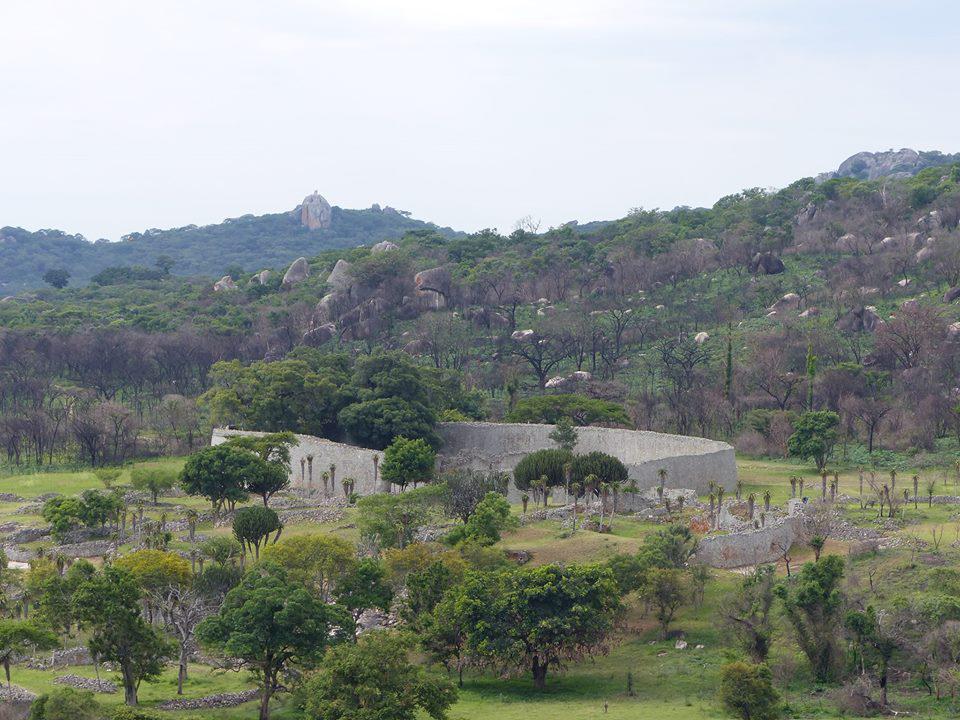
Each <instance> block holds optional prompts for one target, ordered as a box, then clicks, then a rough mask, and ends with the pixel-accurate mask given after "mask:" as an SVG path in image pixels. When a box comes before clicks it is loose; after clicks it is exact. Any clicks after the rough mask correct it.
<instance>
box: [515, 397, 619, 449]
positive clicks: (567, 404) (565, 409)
mask: <svg viewBox="0 0 960 720" xmlns="http://www.w3.org/2000/svg"><path fill="white" fill-rule="evenodd" d="M504 420H506V421H507V422H519V423H546V424H548V425H556V424H558V423H560V422H561V421H564V420H566V421H569V422H572V423H573V424H574V425H578V426H583V425H593V424H595V423H603V424H605V425H623V426H629V425H630V416H629V415H628V414H627V411H626V410H624V408H623V406H622V405H618V404H617V403H615V402H610V401H609V400H601V399H599V398H589V397H585V396H583V395H574V394H571V393H559V394H557V395H536V396H534V397H529V398H523V399H522V400H520V401H518V402H517V404H516V405H514V406H513V408H512V409H511V410H510V412H508V413H507V414H506V416H505V417H504ZM570 449H571V450H572V448H570Z"/></svg>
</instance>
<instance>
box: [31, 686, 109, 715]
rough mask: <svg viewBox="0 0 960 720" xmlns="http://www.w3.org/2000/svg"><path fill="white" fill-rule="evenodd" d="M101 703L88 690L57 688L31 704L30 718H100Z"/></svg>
mask: <svg viewBox="0 0 960 720" xmlns="http://www.w3.org/2000/svg"><path fill="white" fill-rule="evenodd" d="M99 718H100V705H99V704H98V703H97V701H96V700H94V698H93V693H92V692H90V691H88V690H76V689H74V688H71V687H65V688H57V689H56V690H51V691H50V692H49V693H45V694H43V695H40V696H39V697H38V698H37V699H36V700H34V701H33V705H31V706H30V716H29V720H99Z"/></svg>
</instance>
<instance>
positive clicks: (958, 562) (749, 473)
mask: <svg viewBox="0 0 960 720" xmlns="http://www.w3.org/2000/svg"><path fill="white" fill-rule="evenodd" d="M161 462H163V463H166V464H170V465H171V466H177V465H178V464H179V463H180V462H181V461H179V460H176V459H170V460H164V461H161ZM932 472H934V473H935V472H936V471H932ZM801 473H802V474H803V475H804V478H805V483H806V488H807V490H806V492H805V494H807V495H811V496H815V494H816V493H818V492H819V488H820V485H819V477H818V476H816V475H815V474H814V473H812V472H811V471H810V470H809V469H808V468H805V467H802V466H799V465H795V464H792V463H781V462H774V461H759V460H752V459H741V461H740V476H741V479H742V481H743V484H744V485H743V492H744V493H748V492H756V493H757V494H758V496H762V493H763V491H764V490H766V489H769V490H770V491H771V493H772V496H773V502H774V503H775V504H780V503H783V502H784V501H785V500H786V499H787V498H788V497H789V496H790V485H789V478H790V476H791V475H798V474H801ZM901 477H903V478H904V479H903V480H902V482H903V483H904V484H905V485H904V486H906V484H910V485H911V487H912V483H910V481H909V477H910V474H909V473H904V474H903V475H902V476H901ZM122 481H123V479H121V482H122ZM99 486H100V485H99V482H98V481H97V479H96V477H95V476H94V475H93V474H92V473H88V472H77V473H48V474H36V475H20V476H11V477H6V478H0V492H10V493H16V494H18V495H20V496H22V497H24V498H28V499H29V498H32V497H36V496H38V495H42V494H44V493H48V492H61V493H78V492H81V491H82V490H84V489H87V488H92V487H99ZM898 486H899V483H898ZM923 487H924V483H923V480H921V488H923ZM840 490H841V493H842V494H844V495H848V496H852V497H854V498H856V496H857V492H858V480H857V473H856V471H852V472H850V471H848V472H844V473H843V474H841V478H840ZM922 492H923V491H922ZM950 492H952V487H950V486H946V487H944V488H943V489H941V490H938V493H950ZM728 497H729V496H728ZM163 503H164V506H165V508H164V509H165V511H166V512H167V513H168V514H169V515H171V516H175V515H176V513H177V512H178V511H180V510H183V509H185V508H186V507H188V506H190V507H205V503H204V502H203V501H201V500H197V499H195V498H164V499H163ZM171 506H172V507H171ZM17 507H18V504H17V503H2V504H0V522H3V521H4V520H5V519H9V518H14V517H15V518H16V519H17V521H18V522H21V523H26V524H31V523H33V524H38V523H42V520H41V519H40V518H38V517H36V516H24V515H15V514H14V511H15V510H16V509H17ZM516 510H517V513H518V514H519V508H517V509H516ZM147 511H148V514H156V513H157V512H158V511H156V510H153V509H151V508H149V507H148V508H147ZM958 511H960V508H957V507H955V506H948V505H934V506H933V507H927V506H926V504H925V503H923V502H921V503H920V504H919V506H918V507H917V508H916V509H914V508H913V505H912V503H911V504H910V505H909V506H908V507H907V508H906V512H905V522H904V523H903V526H902V527H900V528H898V529H896V530H894V531H892V532H891V534H892V535H895V536H902V537H903V538H904V539H905V540H910V539H919V540H921V541H924V542H925V543H927V545H926V546H921V547H920V549H919V551H918V550H917V548H916V547H915V544H914V543H912V542H904V543H902V546H901V547H898V548H894V549H891V550H887V551H883V552H881V553H879V554H873V555H869V556H867V557H862V558H856V559H851V560H850V562H849V564H848V577H849V578H850V581H851V582H852V583H856V585H857V587H858V588H860V589H862V588H863V586H864V585H865V583H866V582H867V580H866V578H867V577H868V576H869V577H871V578H875V580H876V581H877V582H880V581H881V580H882V581H883V591H882V593H881V592H880V591H878V598H881V597H882V599H885V600H892V599H895V598H896V597H902V596H907V595H909V594H910V593H915V592H920V591H922V589H923V585H922V582H925V581H924V580H923V579H922V578H925V577H927V575H924V573H928V572H932V570H930V567H932V566H937V567H949V568H960V551H958V550H957V549H956V548H953V547H951V543H953V542H954V541H955V540H956V539H957V538H958V536H960V524H958V523H960V520H958ZM353 512H354V511H352V510H348V512H347V515H346V517H344V518H341V519H340V520H338V521H336V522H333V523H327V524H322V525H321V524H312V523H301V524H297V525H291V526H289V527H287V528H286V529H285V530H284V533H285V535H295V534H301V533H308V532H328V533H336V534H338V535H341V536H343V537H346V538H348V539H351V540H356V539H357V530H356V528H355V527H354V523H353V518H352V516H351V514H352V513H353ZM845 512H846V513H847V515H848V517H849V518H850V519H851V520H852V521H854V522H856V523H857V524H862V525H865V526H871V525H873V524H875V518H876V510H875V509H871V508H867V509H863V510H861V509H860V505H859V502H858V501H854V502H851V503H849V504H847V505H846V506H845ZM657 527H660V526H658V525H657V524H655V523H651V522H642V521H639V520H636V519H633V518H627V517H618V518H617V519H616V521H615V524H614V531H613V532H612V533H611V534H598V533H594V532H590V531H585V530H581V531H578V532H576V533H573V534H571V533H569V531H565V530H563V529H562V528H561V527H560V525H559V523H557V522H553V521H543V522H537V523H533V524H529V525H525V526H522V527H520V528H519V529H517V530H516V531H514V532H511V533H510V534H508V535H507V536H506V537H505V538H504V539H503V541H502V542H501V545H502V547H503V548H505V549H510V550H525V551H527V552H529V553H530V554H531V556H532V560H531V562H533V563H535V564H545V563H552V562H564V563H570V562H585V561H592V560H602V559H605V558H607V557H609V556H610V555H612V554H614V553H617V552H635V551H636V549H637V548H638V547H639V545H640V544H641V542H642V539H643V536H644V535H645V534H647V533H649V532H651V531H653V530H655V529H656V528H657ZM935 528H942V529H943V540H942V542H941V545H940V548H939V551H938V552H936V553H933V550H932V548H931V546H930V545H929V543H930V533H931V531H932V530H933V529H935ZM197 532H198V533H200V534H203V535H208V536H209V535H212V534H226V533H228V532H229V528H213V527H212V526H211V524H209V523H207V524H205V525H204V524H202V525H200V526H199V527H198V530H197ZM176 546H177V543H176V542H175V543H174V547H176ZM849 550H850V545H849V544H848V543H844V542H837V541H831V542H829V543H828V546H827V550H826V551H827V552H836V553H840V554H843V555H847V554H848V552H849ZM918 552H919V553H927V555H925V556H924V555H922V554H918ZM924 558H926V559H924ZM931 558H932V559H931ZM808 559H812V551H810V550H809V549H806V548H794V551H793V567H794V568H796V567H797V566H798V565H799V564H800V563H802V562H804V561H805V560H808ZM779 571H780V573H781V574H782V573H783V571H784V568H783V567H781V568H780V569H779ZM739 577H740V575H739V574H738V573H736V572H731V571H719V570H714V571H712V578H711V580H710V582H709V583H708V585H707V590H706V594H705V597H704V601H703V603H702V605H699V606H698V605H696V604H689V605H686V606H685V607H683V608H682V609H681V610H680V612H679V613H678V615H677V619H676V621H675V623H674V625H673V626H672V627H673V629H674V630H675V631H681V632H682V633H683V635H684V637H685V639H686V641H687V643H688V647H687V649H685V650H677V649H676V648H675V647H674V641H672V640H671V641H660V640H659V639H658V634H657V630H656V628H655V627H654V622H653V620H652V618H651V617H650V616H646V617H644V616H643V614H642V612H641V608H640V607H639V603H637V602H634V603H632V605H631V607H630V610H629V612H628V613H627V616H626V618H625V620H624V623H623V627H622V629H621V631H620V632H619V634H618V636H617V638H616V640H615V642H614V643H612V646H611V648H610V650H609V652H608V654H606V655H602V656H599V657H596V658H593V659H587V660H584V661H582V662H579V663H576V664H573V665H571V666H570V667H569V668H567V670H566V671H565V672H563V673H559V674H554V675H553V676H551V678H550V679H549V681H548V688H547V690H546V691H545V692H538V691H536V690H534V688H533V685H532V682H531V681H530V679H529V678H528V677H518V678H509V679H504V678H498V677H493V676H490V675H477V674H470V673H468V674H467V676H466V682H465V686H464V688H463V690H462V691H461V693H460V698H459V701H458V702H457V704H456V705H455V706H454V708H453V709H452V710H451V712H450V717H451V718H452V719H454V720H456V719H463V720H481V719H484V720H485V719H487V718H499V720H548V719H551V718H557V717H563V718H565V720H587V719H591V718H601V717H602V718H611V720H613V719H616V718H624V719H625V718H668V719H669V718H720V717H725V715H724V713H723V712H722V710H721V708H720V706H719V704H718V703H717V701H716V687H717V682H718V673H719V667H720V666H721V665H722V664H723V663H724V662H726V661H728V660H729V659H731V658H733V657H735V656H736V651H735V650H734V649H732V648H731V647H730V643H729V639H728V638H727V637H725V631H724V629H723V628H722V626H721V625H720V624H718V622H717V616H718V608H719V605H720V603H721V601H722V599H723V598H724V597H725V596H726V595H728V594H729V593H730V591H731V590H732V589H733V588H734V586H735V584H736V583H737V582H738V581H739ZM930 577H931V578H932V577H934V576H932V575H931V576H930ZM931 582H933V580H931ZM697 645H703V648H702V649H697V648H696V646H697ZM771 666H772V668H773V671H774V675H775V678H776V679H777V681H778V687H779V688H780V689H781V692H782V693H783V695H784V698H785V700H786V701H787V703H788V706H789V709H790V715H789V716H790V717H804V718H806V717H810V718H813V717H836V710H835V709H834V705H833V704H832V702H831V701H830V699H829V695H830V694H829V692H827V691H822V690H821V689H817V688H815V687H812V686H811V684H810V682H809V678H808V677H807V673H806V670H805V664H804V661H803V658H802V656H801V655H800V654H799V652H798V650H797V648H796V646H795V645H794V644H793V642H792V640H791V639H790V637H789V636H788V635H785V634H781V635H780V636H779V637H778V638H777V640H776V642H775V645H774V650H773V653H772V655H771ZM67 672H69V673H73V674H79V675H85V676H90V677H92V676H93V668H91V667H72V668H69V669H66V670H59V671H49V672H39V671H33V670H28V669H25V668H23V667H20V666H16V667H14V668H13V682H14V683H15V684H18V685H21V686H23V687H25V688H27V689H29V690H31V691H33V692H38V693H39V692H43V691H46V690H48V689H50V688H51V687H55V686H54V685H53V680H54V678H55V677H57V676H58V675H62V674H65V673H67ZM101 677H103V678H107V679H114V681H115V682H118V684H119V681H118V679H117V678H116V676H115V674H113V673H110V672H107V671H106V670H102V671H101ZM628 677H629V678H632V694H631V693H630V692H628ZM251 686H252V685H251V683H250V680H249V678H248V677H247V675H246V674H245V673H234V672H222V671H214V670H211V669H210V668H206V667H202V666H197V667H195V668H192V672H191V677H190V680H189V682H188V683H187V685H186V694H185V696H186V697H191V698H192V697H201V696H204V695H208V694H213V693H220V692H234V691H237V690H241V689H245V688H248V687H251ZM175 693H176V672H175V669H174V668H171V669H168V670H167V671H166V672H165V673H164V675H163V677H162V678H161V679H160V680H159V681H157V682H155V683H145V684H144V685H143V686H142V688H141V700H142V702H143V704H144V705H147V706H150V705H153V704H156V703H158V702H161V701H163V700H167V699H171V698H174V697H175ZM99 698H100V699H101V700H102V702H103V703H104V704H106V705H109V704H114V703H119V702H121V701H122V694H117V695H101V696H99ZM891 698H892V700H893V702H894V703H895V705H896V707H897V708H898V709H901V710H905V711H908V712H910V713H911V714H913V715H914V716H919V717H929V718H947V717H955V716H956V714H957V711H958V710H960V703H955V702H954V701H952V700H950V699H949V698H945V699H943V700H940V701H936V700H935V699H933V698H931V697H930V696H928V694H927V693H926V692H925V691H924V689H923V688H921V687H920V686H918V685H916V684H915V683H912V682H906V683H901V684H895V685H894V687H893V689H892V691H891ZM289 702H290V701H289V698H285V697H284V696H280V698H279V699H278V700H277V702H276V706H275V707H276V710H275V715H276V717H277V718H281V719H282V718H284V717H287V718H289V717H292V716H293V712H292V708H291V707H290V706H289ZM169 715H170V717H171V718H174V719H175V718H177V717H182V716H190V715H193V716H197V713H196V712H194V713H176V712H171V713H169ZM202 717H204V718H218V719H222V720H248V719H250V718H254V717H256V707H255V703H248V704H246V705H243V706H239V707H236V708H231V709H224V710H216V711H204V712H203V713H202Z"/></svg>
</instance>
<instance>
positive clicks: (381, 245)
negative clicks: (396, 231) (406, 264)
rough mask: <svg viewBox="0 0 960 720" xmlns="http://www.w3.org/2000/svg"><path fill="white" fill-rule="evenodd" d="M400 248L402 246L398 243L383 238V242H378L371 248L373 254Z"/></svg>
mask: <svg viewBox="0 0 960 720" xmlns="http://www.w3.org/2000/svg"><path fill="white" fill-rule="evenodd" d="M399 249H400V246H399V245H397V244H396V243H392V242H390V241H389V240H383V241H382V242H378V243H377V244H376V245H374V246H373V247H372V248H370V253H371V254H373V255H377V254H379V253H385V252H391V251H392V250H399Z"/></svg>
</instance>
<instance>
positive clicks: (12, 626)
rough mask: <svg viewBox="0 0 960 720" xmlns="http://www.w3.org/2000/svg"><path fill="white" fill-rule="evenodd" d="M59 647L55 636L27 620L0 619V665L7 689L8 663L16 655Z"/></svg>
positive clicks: (8, 681) (8, 682)
mask: <svg viewBox="0 0 960 720" xmlns="http://www.w3.org/2000/svg"><path fill="white" fill-rule="evenodd" d="M57 645H59V642H58V639H57V635H56V633H54V632H53V631H51V630H49V629H48V628H45V627H41V626H39V625H36V624H35V623H33V622H30V621H28V620H3V619H0V664H2V665H3V671H4V673H5V674H6V676H7V689H8V690H10V687H11V686H10V663H11V662H12V661H13V659H14V657H16V656H17V655H23V654H25V653H27V652H29V651H30V650H31V649H36V650H50V649H52V648H55V647H57Z"/></svg>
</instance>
